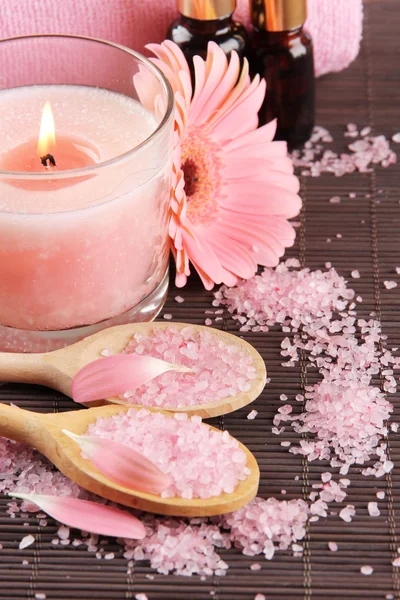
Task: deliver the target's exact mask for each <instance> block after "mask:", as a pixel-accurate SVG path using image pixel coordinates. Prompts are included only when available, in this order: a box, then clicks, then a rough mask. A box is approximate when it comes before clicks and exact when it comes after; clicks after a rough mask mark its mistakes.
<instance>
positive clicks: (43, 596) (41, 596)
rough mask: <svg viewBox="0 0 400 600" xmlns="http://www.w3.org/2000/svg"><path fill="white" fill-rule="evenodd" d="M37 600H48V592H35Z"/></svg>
mask: <svg viewBox="0 0 400 600" xmlns="http://www.w3.org/2000/svg"><path fill="white" fill-rule="evenodd" d="M35 598H36V600H46V594H35Z"/></svg>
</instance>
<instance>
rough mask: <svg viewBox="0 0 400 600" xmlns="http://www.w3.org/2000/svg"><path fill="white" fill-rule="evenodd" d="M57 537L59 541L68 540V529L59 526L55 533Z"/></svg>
mask: <svg viewBox="0 0 400 600" xmlns="http://www.w3.org/2000/svg"><path fill="white" fill-rule="evenodd" d="M57 535H58V537H59V538H60V540H67V539H68V538H69V527H65V525H61V527H59V529H58V531H57Z"/></svg>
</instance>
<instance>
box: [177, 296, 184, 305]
mask: <svg viewBox="0 0 400 600" xmlns="http://www.w3.org/2000/svg"><path fill="white" fill-rule="evenodd" d="M175 302H178V304H182V302H185V298H182V296H175Z"/></svg>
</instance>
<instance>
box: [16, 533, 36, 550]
mask: <svg viewBox="0 0 400 600" xmlns="http://www.w3.org/2000/svg"><path fill="white" fill-rule="evenodd" d="M34 542H35V536H34V535H26V536H25V537H23V538H22V540H21V541H20V543H19V546H18V548H19V549H20V550H24V548H28V546H31V545H32V544H34Z"/></svg>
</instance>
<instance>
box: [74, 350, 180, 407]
mask: <svg viewBox="0 0 400 600" xmlns="http://www.w3.org/2000/svg"><path fill="white" fill-rule="evenodd" d="M166 371H180V372H185V373H188V372H190V369H188V368H187V367H184V366H183V365H172V364H170V363H167V362H164V361H163V360H159V359H158V358H153V357H152V356H141V355H139V354H116V355H114V356H106V357H104V358H99V359H98V360H94V361H93V362H90V363H89V364H87V365H86V366H85V367H83V368H82V369H81V370H80V371H78V373H77V374H76V375H75V377H74V378H73V380H72V398H73V399H74V400H75V402H81V403H86V402H93V401H96V400H104V399H105V398H112V397H113V396H117V395H118V394H124V393H125V392H129V391H131V390H134V389H136V388H137V387H139V386H141V385H143V384H144V383H147V382H148V381H150V380H151V379H153V378H154V377H157V376H158V375H161V374H162V373H165V372H166Z"/></svg>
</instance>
